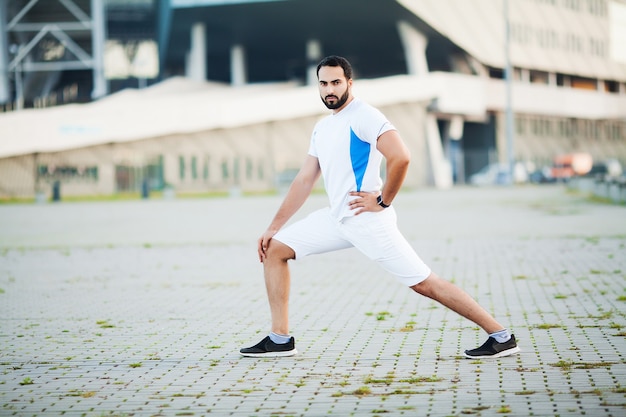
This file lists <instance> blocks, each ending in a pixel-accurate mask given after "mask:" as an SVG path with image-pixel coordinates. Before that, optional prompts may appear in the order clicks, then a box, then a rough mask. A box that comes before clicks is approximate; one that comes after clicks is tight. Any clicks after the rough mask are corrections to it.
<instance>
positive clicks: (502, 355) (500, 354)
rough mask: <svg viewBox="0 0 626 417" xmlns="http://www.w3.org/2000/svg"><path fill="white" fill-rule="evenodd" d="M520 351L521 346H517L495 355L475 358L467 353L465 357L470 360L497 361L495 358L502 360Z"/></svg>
mask: <svg viewBox="0 0 626 417" xmlns="http://www.w3.org/2000/svg"><path fill="white" fill-rule="evenodd" d="M520 351H521V349H520V348H519V346H515V347H514V348H511V349H507V350H503V351H502V352H498V353H496V354H495V355H482V356H473V355H468V354H467V353H465V357H466V358H470V359H495V358H502V357H504V356H510V355H514V354H516V353H519V352H520Z"/></svg>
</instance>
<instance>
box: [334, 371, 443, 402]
mask: <svg viewBox="0 0 626 417" xmlns="http://www.w3.org/2000/svg"><path fill="white" fill-rule="evenodd" d="M441 381H443V378H440V377H437V376H413V377H409V378H402V379H397V377H396V375H395V372H394V371H390V372H388V373H387V374H386V375H385V376H384V377H382V378H375V377H374V376H371V375H370V376H368V377H366V378H365V379H364V381H363V383H364V384H365V385H362V386H361V387H359V388H357V389H355V390H353V391H349V392H344V391H339V392H336V393H334V394H332V395H331V396H332V397H343V396H344V395H356V396H359V397H362V396H369V395H375V396H382V397H387V396H389V395H411V394H432V392H433V389H428V390H426V391H418V390H415V389H413V387H415V386H423V385H424V384H427V383H436V382H441ZM340 385H341V384H340ZM392 385H398V387H397V388H395V389H394V390H393V391H388V390H384V391H383V392H379V393H377V392H375V391H374V390H373V389H372V388H375V387H376V386H385V387H390V386H392Z"/></svg>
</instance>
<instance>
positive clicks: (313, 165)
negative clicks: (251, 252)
mask: <svg viewBox="0 0 626 417" xmlns="http://www.w3.org/2000/svg"><path fill="white" fill-rule="evenodd" d="M320 174H321V169H320V164H319V161H318V159H317V158H316V157H314V156H311V155H307V157H306V160H305V161H304V164H303V165H302V167H301V168H300V171H298V174H297V175H296V177H295V178H294V179H293V181H292V183H291V185H290V186H289V190H288V191H287V194H286V195H285V198H284V199H283V202H282V204H281V205H280V207H279V208H278V211H277V212H276V215H275V216H274V219H273V220H272V222H271V223H270V225H269V227H268V228H267V230H266V231H265V233H263V235H262V236H261V237H260V238H259V241H258V248H257V250H258V252H259V259H260V260H261V262H263V259H264V258H265V249H267V245H268V244H269V241H270V240H271V239H272V237H273V236H274V235H275V234H276V233H277V232H278V231H279V230H280V228H281V227H283V226H284V225H285V223H287V221H288V220H289V219H290V218H291V216H293V215H294V214H295V213H296V212H297V211H298V210H299V209H300V207H302V204H304V202H305V201H306V199H307V198H308V197H309V195H310V194H311V191H312V190H313V187H314V186H315V183H316V182H317V180H318V179H319V177H320Z"/></svg>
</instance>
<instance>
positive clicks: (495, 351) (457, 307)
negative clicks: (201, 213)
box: [240, 56, 519, 358]
mask: <svg viewBox="0 0 626 417" xmlns="http://www.w3.org/2000/svg"><path fill="white" fill-rule="evenodd" d="M317 77H318V81H319V92H320V97H321V99H322V101H323V102H324V104H325V105H326V107H328V108H329V109H330V110H332V114H330V115H328V116H327V117H325V118H324V119H322V120H321V121H319V122H318V123H317V124H316V125H315V128H314V130H313V134H312V136H311V142H310V147H309V152H308V155H307V157H306V160H305V161H304V165H303V166H302V168H301V169H300V171H299V172H298V174H297V175H296V177H295V178H294V180H293V182H292V184H291V186H290V188H289V190H288V192H287V194H286V195H285V198H284V200H283V202H282V204H281V206H280V208H279V209H278V211H277V213H276V215H275V216H274V219H273V220H272V222H271V223H270V226H269V227H268V229H267V230H266V231H265V232H264V233H263V235H262V236H261V237H260V238H259V240H258V247H257V251H258V255H259V260H260V261H261V262H262V263H263V268H264V275H265V285H266V288H267V295H268V300H269V304H270V312H271V319H272V328H271V332H270V334H269V335H268V336H267V337H265V338H264V339H263V340H261V342H259V343H258V344H256V345H255V346H252V347H248V348H243V349H241V350H240V352H241V354H242V355H243V356H250V357H277V356H291V355H295V354H296V353H297V350H296V347H295V340H294V338H293V337H292V336H290V335H289V317H288V304H289V288H290V275H289V266H288V264H287V263H288V261H289V260H292V259H294V260H295V259H301V258H303V257H305V256H308V255H312V254H319V253H324V252H329V251H335V250H339V249H345V248H350V247H356V248H357V249H358V250H359V251H361V252H362V253H363V254H365V255H366V256H367V257H369V258H370V259H373V260H375V261H376V262H377V263H378V264H379V265H380V266H382V267H383V268H384V269H385V270H387V271H388V272H389V273H391V274H392V275H394V276H395V277H396V278H397V279H398V280H399V281H400V283H402V284H404V285H407V286H408V287H410V288H411V289H412V290H413V291H415V292H417V293H419V294H422V295H424V296H426V297H429V298H432V299H433V300H436V301H438V302H439V303H441V304H443V305H444V306H446V307H448V308H450V309H452V310H453V311H455V312H457V313H458V314H460V315H461V316H463V317H465V318H467V319H469V320H471V321H473V322H474V323H476V324H477V325H479V326H480V327H481V328H483V329H484V330H485V331H486V332H487V333H488V334H489V338H488V340H487V341H486V342H485V343H484V344H483V345H482V346H480V347H479V348H476V349H472V350H466V351H465V355H466V356H468V357H470V358H496V357H502V356H508V355H511V354H514V353H517V352H519V348H518V347H517V343H516V341H515V336H514V335H512V334H509V332H508V331H507V330H506V329H505V328H504V326H502V325H501V324H500V323H498V322H497V321H496V320H495V319H494V318H493V317H492V316H491V315H490V314H489V313H488V312H487V311H486V310H484V309H483V308H482V307H481V306H479V305H478V303H477V302H476V301H474V299H472V298H471V297H470V296H469V294H467V293H466V292H465V291H463V290H461V289H460V288H459V287H457V286H455V285H454V284H452V283H450V282H448V281H445V280H443V279H441V278H439V277H438V276H437V275H436V274H435V273H433V272H432V271H431V270H430V268H429V267H428V266H426V264H424V262H423V261H422V260H421V259H420V258H419V256H418V255H417V254H416V253H415V251H414V250H413V248H412V247H411V246H410V244H409V243H408V242H407V241H406V239H405V238H404V237H403V236H402V234H401V233H400V231H399V230H398V228H397V224H396V213H395V210H394V208H393V207H392V206H391V203H392V202H393V200H394V198H395V197H396V194H397V193H398V191H399V190H400V187H401V185H402V183H403V181H404V178H405V176H406V173H407V169H408V165H409V159H410V155H409V151H408V149H407V147H406V146H405V144H404V142H403V141H402V139H401V138H400V135H399V134H398V132H397V130H396V129H395V128H394V126H393V125H392V124H391V123H389V121H388V120H387V119H386V118H385V116H384V115H383V114H382V113H381V112H380V111H378V110H377V109H375V108H373V107H372V106H370V105H368V104H366V103H364V102H362V101H360V100H359V99H358V98H355V97H353V96H352V81H353V80H352V67H351V66H350V63H349V62H348V61H347V60H346V59H345V58H342V57H338V56H329V57H326V58H324V59H323V60H322V61H321V62H320V63H319V65H318V67H317ZM382 158H385V160H386V181H385V183H384V185H383V181H382V179H381V177H380V166H381V162H382ZM320 175H323V177H324V185H325V188H326V192H327V194H328V197H329V201H330V207H327V208H324V209H321V210H318V211H315V212H313V213H311V214H310V215H309V216H308V217H306V218H305V219H302V220H300V221H298V222H295V223H294V224H292V225H290V226H288V227H286V228H284V229H283V228H282V227H283V226H284V225H285V224H286V223H287V221H288V220H289V219H290V218H291V217H292V216H293V215H294V214H295V213H296V212H297V211H298V209H299V208H300V207H301V206H302V204H303V203H304V202H305V200H306V199H307V198H308V196H309V195H310V193H311V191H312V189H313V187H314V185H315V184H316V182H317V180H318V179H319V177H320Z"/></svg>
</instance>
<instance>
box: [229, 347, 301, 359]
mask: <svg viewBox="0 0 626 417" xmlns="http://www.w3.org/2000/svg"><path fill="white" fill-rule="evenodd" d="M239 353H240V354H241V356H245V357H247V358H283V357H286V356H293V355H295V354H297V353H298V351H297V350H296V349H295V348H294V349H291V350H286V351H284V352H266V353H243V352H239Z"/></svg>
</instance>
